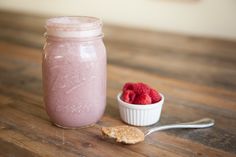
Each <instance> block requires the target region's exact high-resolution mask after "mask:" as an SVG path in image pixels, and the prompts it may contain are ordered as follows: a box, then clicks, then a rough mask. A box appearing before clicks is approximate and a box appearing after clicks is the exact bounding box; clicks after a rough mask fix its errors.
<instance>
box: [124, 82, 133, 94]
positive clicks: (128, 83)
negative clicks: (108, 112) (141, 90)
mask: <svg viewBox="0 0 236 157" xmlns="http://www.w3.org/2000/svg"><path fill="white" fill-rule="evenodd" d="M133 89H134V83H130V82H127V83H126V84H125V85H124V87H123V92H124V91H126V90H133Z"/></svg>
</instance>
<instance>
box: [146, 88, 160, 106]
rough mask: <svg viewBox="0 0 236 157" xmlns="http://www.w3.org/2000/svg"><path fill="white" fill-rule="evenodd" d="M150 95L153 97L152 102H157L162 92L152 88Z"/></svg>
mask: <svg viewBox="0 0 236 157" xmlns="http://www.w3.org/2000/svg"><path fill="white" fill-rule="evenodd" d="M149 96H150V97H151V99H152V103H156V102H158V101H160V100H161V96H160V94H159V93H158V92H157V91H156V90H155V89H150V93H149Z"/></svg>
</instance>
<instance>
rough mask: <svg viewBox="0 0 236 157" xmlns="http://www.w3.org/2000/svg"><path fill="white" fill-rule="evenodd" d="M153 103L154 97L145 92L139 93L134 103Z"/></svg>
mask: <svg viewBox="0 0 236 157" xmlns="http://www.w3.org/2000/svg"><path fill="white" fill-rule="evenodd" d="M151 103H152V99H151V97H150V96H149V95H148V94H146V93H144V94H142V95H139V96H137V97H135V99H134V104H142V105H145V104H151Z"/></svg>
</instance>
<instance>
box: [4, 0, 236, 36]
mask: <svg viewBox="0 0 236 157" xmlns="http://www.w3.org/2000/svg"><path fill="white" fill-rule="evenodd" d="M185 1H187V0H185ZM0 9H4V10H14V11H23V12H27V13H34V14H46V15H48V14H50V15H89V16H97V17H100V18H102V19H103V20H104V21H105V22H107V23H111V24H118V25H125V26H132V27H138V28H147V29H152V30H158V31H160V30H164V31H170V32H181V33H185V34H193V35H199V36H209V37H220V38H228V39H234V40H235V39H236V0H196V1H194V0H193V1H191V0H190V2H175V1H174V0H172V1H171V0H167V1H165V0H20V1H19V0H0Z"/></svg>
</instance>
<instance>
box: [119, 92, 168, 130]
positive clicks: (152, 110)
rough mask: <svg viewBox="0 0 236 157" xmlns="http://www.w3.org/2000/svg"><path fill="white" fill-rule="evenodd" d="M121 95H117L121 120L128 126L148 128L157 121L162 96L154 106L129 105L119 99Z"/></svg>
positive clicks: (161, 104)
mask: <svg viewBox="0 0 236 157" xmlns="http://www.w3.org/2000/svg"><path fill="white" fill-rule="evenodd" d="M121 95H122V93H119V94H118V95H117V100H118V104H119V110H120V116H121V119H122V120H123V121H124V122H125V123H128V124H130V125H135V126H148V125H152V124H155V123H157V122H158V121H159V119H160V116H161V111H162V106H163V103H164V96H163V95H162V94H161V93H160V95H161V100H160V101H159V102H157V103H154V104H148V105H140V104H129V103H127V102H124V101H123V100H122V99H121Z"/></svg>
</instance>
